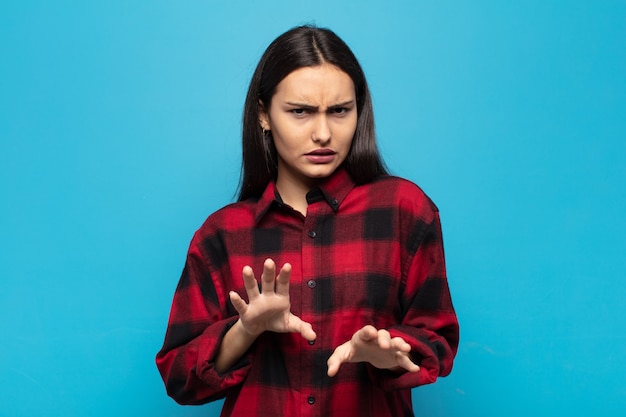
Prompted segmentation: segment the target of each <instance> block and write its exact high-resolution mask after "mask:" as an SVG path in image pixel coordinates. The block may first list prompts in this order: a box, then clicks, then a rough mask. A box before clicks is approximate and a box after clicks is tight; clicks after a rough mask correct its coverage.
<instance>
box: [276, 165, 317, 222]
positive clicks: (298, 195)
mask: <svg viewBox="0 0 626 417" xmlns="http://www.w3.org/2000/svg"><path fill="white" fill-rule="evenodd" d="M315 185H316V182H314V181H311V183H304V182H302V181H298V180H294V179H293V178H289V177H285V176H280V175H279V176H278V179H277V180H276V188H277V189H278V193H279V194H280V198H281V199H282V200H283V202H284V203H285V204H288V205H289V206H290V207H292V208H293V209H294V210H296V211H298V212H300V213H301V214H302V215H303V216H306V209H307V207H308V206H309V203H308V202H307V201H306V195H307V193H308V192H309V191H311V189H312V188H313V187H315Z"/></svg>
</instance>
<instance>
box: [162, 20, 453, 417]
mask: <svg viewBox="0 0 626 417" xmlns="http://www.w3.org/2000/svg"><path fill="white" fill-rule="evenodd" d="M259 273H260V274H259ZM258 275H260V277H259V279H257V277H258ZM458 332H459V328H458V322H457V319H456V315H455V312H454V309H453V306H452V301H451V298H450V293H449V289H448V283H447V278H446V271H445V264H444V254H443V246H442V237H441V228H440V223H439V213H438V210H437V208H436V206H435V205H434V204H433V203H432V202H431V200H430V199H428V197H426V196H425V195H424V193H423V192H422V191H421V190H420V189H419V188H418V187H417V186H416V185H414V184H413V183H411V182H409V181H407V180H403V179H400V178H397V177H393V176H390V175H388V174H387V172H386V170H385V167H384V165H383V163H382V161H381V158H380V156H379V153H378V150H377V146H376V139H375V132H374V118H373V111H372V103H371V99H370V94H369V91H368V87H367V83H366V81H365V77H364V74H363V71H362V70H361V67H360V65H359V63H358V61H357V60H356V58H355V57H354V55H353V53H352V52H351V51H350V49H349V48H348V46H347V45H346V44H345V43H344V42H343V41H342V40H341V39H339V38H338V37H337V36H336V35H335V34H334V33H333V32H331V31H330V30H327V29H320V28H315V27H310V26H303V27H297V28H295V29H292V30H290V31H288V32H286V33H284V34H283V35H281V36H279V37H278V38H277V39H276V40H275V41H274V42H273V43H272V44H271V45H270V46H269V47H268V49H267V50H266V51H265V54H264V55H263V57H262V58H261V61H260V62H259V65H258V66H257V68H256V71H255V73H254V75H253V78H252V81H251V83H250V88H249V91H248V95H247V98H246V102H245V110H244V120H243V167H242V180H241V183H240V195H239V201H238V202H237V203H234V204H231V205H229V206H226V207H224V208H223V209H221V210H219V211H217V212H216V213H214V214H212V215H211V216H210V217H209V218H208V219H207V220H206V222H205V223H204V224H203V225H202V226H201V227H200V229H199V230H198V231H197V232H196V234H195V235H194V237H193V240H192V242H191V245H190V248H189V253H188V256H187V262H186V265H185V268H184V270H183V273H182V277H181V279H180V282H179V284H178V288H177V289H176V294H175V296H174V301H173V305H172V310H171V315H170V320H169V326H168V329H167V334H166V337H165V343H164V345H163V348H162V349H161V351H160V352H159V353H158V355H157V366H158V368H159V370H160V372H161V375H162V377H163V380H164V382H165V385H166V388H167V391H168V394H169V395H170V396H172V397H173V398H174V399H175V400H176V401H177V402H179V403H181V404H202V403H206V402H209V401H213V400H217V399H220V398H224V397H226V400H225V403H224V407H223V410H222V415H223V416H231V415H233V416H259V415H263V416H296V415H298V416H359V417H363V416H376V417H381V416H411V415H413V411H412V403H411V388H412V387H416V386H419V385H422V384H427V383H432V382H434V381H435V380H436V378H437V377H438V376H445V375H447V374H448V373H449V372H450V370H451V368H452V362H453V358H454V356H455V354H456V350H457V346H458V337H459V333H458Z"/></svg>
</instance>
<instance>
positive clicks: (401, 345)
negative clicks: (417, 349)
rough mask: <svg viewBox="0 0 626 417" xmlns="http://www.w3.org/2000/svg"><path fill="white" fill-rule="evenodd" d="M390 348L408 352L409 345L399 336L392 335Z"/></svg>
mask: <svg viewBox="0 0 626 417" xmlns="http://www.w3.org/2000/svg"><path fill="white" fill-rule="evenodd" d="M391 348H392V349H397V350H399V351H400V352H405V353H409V352H410V351H411V345H410V344H408V343H407V342H405V341H404V339H403V338H401V337H394V338H393V339H391Z"/></svg>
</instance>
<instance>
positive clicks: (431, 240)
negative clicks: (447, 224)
mask: <svg viewBox="0 0 626 417" xmlns="http://www.w3.org/2000/svg"><path fill="white" fill-rule="evenodd" d="M432 207H433V211H432V212H431V214H430V215H429V216H428V217H426V219H427V220H424V217H421V219H419V220H416V221H414V222H413V226H412V227H411V228H410V229H411V230H412V232H411V234H410V235H409V237H408V245H407V247H408V249H409V252H408V253H409V256H408V257H407V260H406V266H405V268H404V271H406V272H405V273H404V274H403V275H404V276H403V284H404V291H402V293H401V295H400V305H401V309H402V321H401V323H399V324H398V325H394V326H391V327H390V328H389V329H388V330H389V333H390V334H391V337H396V336H399V337H402V338H403V339H404V340H405V341H406V342H407V343H409V344H410V345H411V348H412V350H411V355H412V359H413V361H414V362H415V363H417V364H418V365H419V366H420V370H419V371H418V372H415V373H413V372H404V373H402V374H397V373H394V372H390V371H384V370H379V369H376V368H373V367H369V368H370V372H371V373H373V374H374V375H372V376H373V377H374V380H375V381H377V383H378V384H379V385H380V386H381V388H383V389H385V390H395V389H405V388H412V387H416V386H419V385H424V384H429V383H433V382H435V380H436V379H437V377H439V376H446V375H448V374H449V373H450V371H451V370H452V363H453V360H454V356H455V355H456V352H457V349H458V344H459V324H458V320H457V316H456V313H455V311H454V308H453V305H452V300H451V296H450V290H449V286H448V281H447V278H446V268H445V259H444V250H443V240H442V234H441V223H440V220H439V212H438V211H437V209H436V207H434V204H433V205H432Z"/></svg>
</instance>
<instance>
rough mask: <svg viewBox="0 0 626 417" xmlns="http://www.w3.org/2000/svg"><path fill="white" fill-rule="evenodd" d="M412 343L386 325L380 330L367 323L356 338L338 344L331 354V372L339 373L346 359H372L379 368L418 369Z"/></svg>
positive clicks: (350, 360) (332, 373)
mask: <svg viewBox="0 0 626 417" xmlns="http://www.w3.org/2000/svg"><path fill="white" fill-rule="evenodd" d="M410 352H411V345H409V344H408V343H407V342H405V341H404V339H402V338H401V337H394V338H391V335H390V334H389V332H388V331H387V330H385V329H381V330H377V329H376V328H375V327H374V326H371V325H367V326H364V327H363V328H361V329H360V330H357V331H356V333H354V335H353V336H352V339H350V340H349V341H347V342H346V343H344V344H342V345H340V346H338V347H337V348H336V349H335V351H334V352H333V354H332V355H330V358H328V362H327V364H328V376H330V377H333V376H335V375H337V372H338V371H339V368H340V367H341V364H343V363H345V362H369V363H371V364H372V365H373V366H375V367H376V368H379V369H393V370H402V369H405V370H407V371H409V372H417V371H419V369H420V367H419V366H417V365H416V364H415V363H413V361H411V358H410V356H409V353H410Z"/></svg>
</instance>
